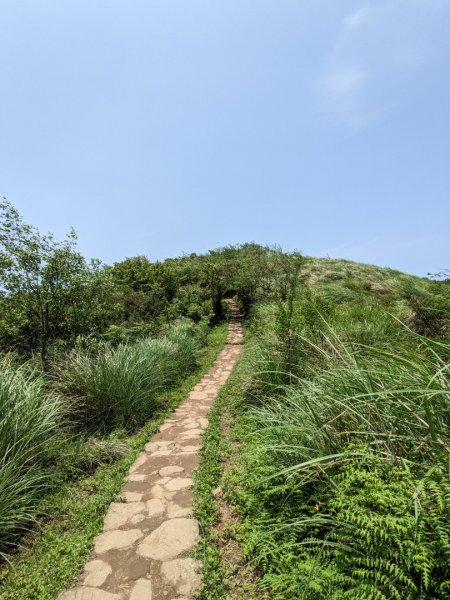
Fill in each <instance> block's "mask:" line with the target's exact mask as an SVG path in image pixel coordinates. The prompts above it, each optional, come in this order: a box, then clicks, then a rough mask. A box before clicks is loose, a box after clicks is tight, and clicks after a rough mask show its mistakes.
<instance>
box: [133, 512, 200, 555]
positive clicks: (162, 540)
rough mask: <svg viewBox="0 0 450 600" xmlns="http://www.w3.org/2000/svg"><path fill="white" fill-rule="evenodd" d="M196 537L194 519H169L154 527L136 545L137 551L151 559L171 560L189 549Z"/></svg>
mask: <svg viewBox="0 0 450 600" xmlns="http://www.w3.org/2000/svg"><path fill="white" fill-rule="evenodd" d="M197 538H198V523H197V521H195V520H194V519H170V520H169V521H164V523H163V524H162V525H160V526H159V527H158V529H155V531H153V532H152V533H151V534H150V535H149V536H147V537H146V538H145V539H144V541H143V542H141V543H140V544H139V546H138V549H137V552H138V554H140V555H141V556H144V557H145V558H153V560H171V559H173V558H177V557H178V556H179V555H180V554H181V553H182V552H187V551H188V550H191V549H192V548H193V547H194V546H195V543H196V541H197Z"/></svg>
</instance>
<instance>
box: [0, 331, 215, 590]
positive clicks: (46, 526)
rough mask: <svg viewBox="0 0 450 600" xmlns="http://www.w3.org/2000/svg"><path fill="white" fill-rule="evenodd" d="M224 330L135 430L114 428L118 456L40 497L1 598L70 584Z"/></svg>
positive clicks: (1, 584) (0, 585) (2, 582)
mask: <svg viewBox="0 0 450 600" xmlns="http://www.w3.org/2000/svg"><path fill="white" fill-rule="evenodd" d="M226 333H227V327H226V325H221V326H219V327H216V328H214V329H213V330H211V331H210V333H209V334H208V340H207V344H206V346H204V348H202V350H200V353H199V354H198V358H197V365H198V366H197V368H196V370H195V372H194V373H193V374H191V375H189V376H187V377H186V378H185V379H184V380H183V382H182V383H181V385H178V387H176V388H175V389H174V390H172V391H170V392H164V394H162V395H160V396H158V400H159V402H158V403H157V408H156V411H155V412H154V414H153V416H152V418H151V420H150V421H149V422H148V423H147V424H145V425H144V426H143V427H142V429H140V430H139V431H138V433H136V434H134V435H131V436H127V435H126V433H125V432H124V431H123V430H121V431H116V432H115V434H114V436H113V439H115V440H116V441H119V442H120V443H121V445H122V446H123V456H122V458H120V459H119V460H117V461H116V462H114V463H113V464H109V465H102V466H100V467H99V468H98V469H96V471H95V473H94V474H93V475H92V476H90V477H84V478H81V479H78V480H77V481H76V482H72V483H70V482H69V483H66V484H65V485H62V486H61V487H60V488H59V490H58V491H56V492H54V493H53V494H48V495H47V496H46V497H45V498H44V499H43V501H42V502H41V503H40V505H39V513H40V514H41V515H42V518H41V520H40V521H39V524H37V525H36V526H35V527H34V530H33V531H32V532H30V533H29V535H28V536H27V537H26V538H25V539H24V541H23V547H22V549H21V550H20V551H19V552H17V553H16V554H15V555H14V556H11V557H10V561H11V562H10V564H9V565H4V568H3V570H2V572H1V575H0V598H1V600H13V599H14V600H16V599H18V598H27V599H30V600H51V599H53V598H56V597H57V595H58V593H59V592H60V591H61V589H63V588H65V587H67V586H70V585H71V583H72V582H73V581H74V580H75V579H76V577H77V575H78V573H79V572H80V570H81V569H82V567H83V565H84V563H85V561H86V559H87V558H88V556H89V552H90V549H91V546H92V542H93V539H94V537H95V535H96V534H97V533H98V532H99V531H100V530H101V527H102V524H103V518H104V515H105V513H106V510H107V508H108V506H109V504H110V503H111V501H112V500H113V499H114V497H115V495H116V494H117V493H118V491H119V490H120V487H121V485H122V482H123V478H124V476H125V475H126V473H127V471H128V468H129V467H130V466H131V464H132V463H133V461H134V460H135V458H136V456H137V454H138V453H139V452H140V451H141V450H142V448H143V446H144V445H145V443H146V442H147V441H148V439H149V437H150V436H151V435H152V434H153V433H154V432H155V431H157V429H158V427H159V425H160V424H161V422H163V421H164V419H165V418H166V417H167V415H169V414H170V413H171V412H172V411H173V410H174V408H175V407H176V406H177V405H178V403H179V402H180V401H181V400H182V399H183V398H184V397H185V395H186V394H187V393H188V391H189V390H190V389H191V388H192V387H193V386H194V385H195V384H196V383H197V382H198V381H199V380H200V379H201V377H202V376H203V375H204V374H205V373H206V371H207V370H208V369H209V367H210V366H211V365H212V364H213V362H214V360H215V359H216V357H217V355H218V353H219V352H220V350H221V349H222V347H223V345H224V343H225V340H226ZM110 439H111V438H110ZM45 515H48V516H47V517H45Z"/></svg>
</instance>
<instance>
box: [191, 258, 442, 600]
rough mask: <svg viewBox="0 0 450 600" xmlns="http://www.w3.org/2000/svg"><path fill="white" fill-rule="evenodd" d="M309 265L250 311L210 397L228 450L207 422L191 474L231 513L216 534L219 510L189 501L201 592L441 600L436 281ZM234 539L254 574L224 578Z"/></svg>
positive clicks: (285, 599) (282, 599)
mask: <svg viewBox="0 0 450 600" xmlns="http://www.w3.org/2000/svg"><path fill="white" fill-rule="evenodd" d="M323 266H324V265H323V264H320V263H319V267H320V268H319V267H318V268H317V269H314V268H311V267H314V265H311V264H310V265H309V267H308V269H307V270H306V271H305V273H304V274H303V284H304V285H302V286H300V287H299V288H298V289H297V290H296V291H295V294H294V293H293V294H291V296H290V297H289V298H288V299H287V300H286V301H284V302H282V301H280V302H265V303H261V304H260V305H259V306H257V307H255V309H254V312H253V317H252V320H251V322H250V324H249V336H247V344H246V350H245V353H244V355H243V357H242V359H241V365H240V369H239V371H238V372H237V373H236V377H237V378H238V382H237V384H236V385H235V386H234V391H233V393H232V395H231V396H228V399H227V401H226V402H227V408H226V409H224V404H223V400H222V401H221V403H219V404H218V407H217V410H218V411H219V412H221V413H222V414H223V411H224V410H227V411H231V412H232V413H233V415H234V423H233V427H232V431H231V433H226V438H227V439H228V442H229V444H235V443H236V440H237V443H239V451H238V452H237V453H235V459H234V460H229V458H228V459H227V461H226V462H225V463H224V462H223V461H222V457H221V455H220V453H219V452H218V451H217V450H215V449H214V448H217V447H218V446H217V440H216V439H214V437H217V428H218V425H217V423H216V425H214V422H213V425H212V426H213V430H212V433H211V436H212V439H213V443H212V444H211V450H210V452H211V455H210V456H209V457H206V460H205V463H204V469H205V472H203V471H202V470H200V472H199V476H200V478H201V479H202V480H203V482H204V483H207V482H208V473H209V474H210V478H211V484H210V486H209V487H210V488H211V487H212V485H219V483H220V485H221V486H222V488H223V492H224V494H225V498H226V499H227V500H228V504H229V506H231V507H232V509H233V511H234V512H233V514H234V515H235V516H236V515H238V516H239V519H238V522H237V523H235V524H234V525H233V527H234V530H233V531H228V532H225V534H224V532H223V531H221V530H220V514H218V512H217V511H218V510H219V509H220V501H217V499H215V500H212V499H211V498H210V499H209V500H204V501H203V503H201V506H202V507H203V508H202V511H203V512H204V513H205V514H206V515H207V517H208V515H209V517H208V518H209V519H210V520H212V521H213V522H214V523H216V531H215V532H214V528H213V529H212V530H211V531H208V530H207V527H208V518H206V517H203V518H204V522H205V534H204V542H203V543H204V544H205V548H204V551H203V552H204V555H205V556H206V558H207V560H209V562H210V563H211V565H212V566H211V568H209V567H208V566H207V567H205V577H204V586H205V587H204V592H203V596H202V597H203V598H205V599H211V600H212V598H215V597H216V596H215V595H214V590H213V588H211V587H210V581H214V573H219V574H220V575H219V577H218V579H219V582H224V583H223V585H222V584H221V585H222V588H219V589H220V590H221V591H220V593H221V595H219V596H217V597H218V598H221V597H223V598H227V597H228V598H241V597H251V594H253V595H254V596H255V597H264V596H267V597H268V598H270V599H271V600H291V599H292V600H294V599H308V600H309V599H322V598H323V599H324V600H325V599H326V600H328V599H336V600H337V599H341V598H349V599H350V598H351V599H355V600H356V599H361V600H362V599H364V600H366V599H369V598H374V599H375V598H376V599H383V600H388V599H391V598H398V599H401V600H404V599H407V600H413V599H414V600H415V599H418V598H420V599H421V598H423V599H425V598H427V599H428V598H436V599H437V598H449V597H450V570H449V567H448V565H449V564H450V527H449V522H450V481H449V467H448V465H449V449H450V436H449V431H450V417H449V415H450V377H449V370H450V368H449V357H450V344H449V340H448V321H449V316H450V311H449V306H450V304H449V288H448V284H445V283H443V284H439V283H437V282H430V281H426V280H420V279H417V278H412V277H410V276H406V275H402V274H397V273H396V272H394V271H392V272H391V271H385V270H382V269H379V270H378V269H374V270H373V271H371V270H370V267H367V266H363V265H362V266H361V268H360V269H355V270H353V271H352V270H351V268H350V267H346V265H345V263H344V264H343V263H340V264H339V265H337V264H336V261H333V262H332V264H331V266H332V267H333V268H332V269H331V267H330V265H328V268H325V269H322V267H323ZM325 266H326V265H325ZM214 428H215V429H214ZM207 439H208V437H207ZM231 454H233V453H231ZM224 466H225V475H223V473H222V471H223V467H224ZM202 485H203V484H198V489H199V497H200V498H201V497H202V495H203V496H204V495H205V492H202V491H201V489H202ZM209 502H212V506H209V504H208V503H209ZM222 510H223V509H222ZM200 514H201V512H200ZM210 529H211V528H210ZM227 538H229V539H228V540H227ZM230 538H231V541H230ZM232 543H234V544H236V548H238V550H236V549H235V553H236V554H239V556H240V558H239V561H240V565H239V568H240V569H242V568H247V569H248V571H249V573H252V574H253V577H249V578H248V579H247V581H243V582H241V583H239V584H238V585H236V579H237V577H236V570H235V566H233V564H232V562H231V564H230V563H229V562H227V552H228V550H227V545H230V544H232ZM230 573H231V574H232V579H233V582H232V583H233V585H231V586H228V587H229V589H228V590H227V589H226V587H227V579H228V581H230ZM255 575H257V576H256V577H255Z"/></svg>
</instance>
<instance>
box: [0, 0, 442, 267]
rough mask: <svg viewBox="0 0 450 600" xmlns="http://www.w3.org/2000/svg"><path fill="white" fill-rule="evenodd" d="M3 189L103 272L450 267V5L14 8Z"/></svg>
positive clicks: (7, 24)
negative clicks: (261, 255) (292, 260)
mask: <svg viewBox="0 0 450 600" xmlns="http://www.w3.org/2000/svg"><path fill="white" fill-rule="evenodd" d="M0 27H1V32H2V34H1V38H2V40H1V44H0V68H1V79H0V85H1V94H0V141H1V143H0V195H4V196H6V197H7V198H8V199H9V200H10V201H12V202H13V203H14V204H15V205H16V206H17V207H18V208H19V210H20V211H21V212H22V214H23V215H24V217H25V219H26V220H27V221H28V222H32V223H34V224H36V225H38V226H39V227H40V228H41V229H42V230H46V231H47V230H50V231H53V232H54V233H56V234H57V235H60V236H61V235H63V234H64V232H65V231H67V229H68V228H69V226H74V227H75V229H76V230H77V232H78V234H79V246H80V249H81V251H82V252H83V253H84V254H86V255H87V256H89V257H91V256H92V257H99V258H101V259H102V260H104V261H106V262H113V261H117V260H121V259H122V258H123V257H125V256H133V255H136V254H146V255H148V256H149V258H151V259H163V258H165V257H167V256H176V255H179V254H181V253H183V252H187V253H189V252H194V251H195V252H203V251H206V250H208V249H209V248H214V247H218V246H222V245H225V244H229V243H238V242H244V241H257V242H261V243H277V244H280V245H282V246H283V247H284V248H285V249H287V250H292V249H298V250H300V251H302V252H304V253H305V254H308V255H316V256H327V255H329V256H332V257H344V258H350V259H354V260H360V261H364V262H370V263H375V264H380V265H383V266H393V267H396V268H399V269H403V270H405V271H408V272H412V273H417V274H420V275H424V274H426V273H427V272H429V271H431V272H435V271H438V270H440V269H443V268H450V240H449V235H448V229H449V227H448V224H449V220H450V0H373V1H369V2H359V1H347V0H316V1H306V0H271V1H266V0H226V1H221V2H219V1H217V0H208V1H206V0H202V1H201V0H189V1H186V0H158V1H155V0H129V1H127V2H124V1H123V0H122V1H117V0H95V2H92V0H89V1H87V0H21V1H20V2H17V0H0Z"/></svg>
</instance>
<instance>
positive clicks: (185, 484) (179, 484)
mask: <svg viewBox="0 0 450 600" xmlns="http://www.w3.org/2000/svg"><path fill="white" fill-rule="evenodd" d="M192 484H193V481H192V479H189V477H175V479H171V480H170V481H168V482H167V483H166V485H165V488H166V490H168V491H169V492H178V491H179V490H184V489H186V488H189V487H191V486H192Z"/></svg>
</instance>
